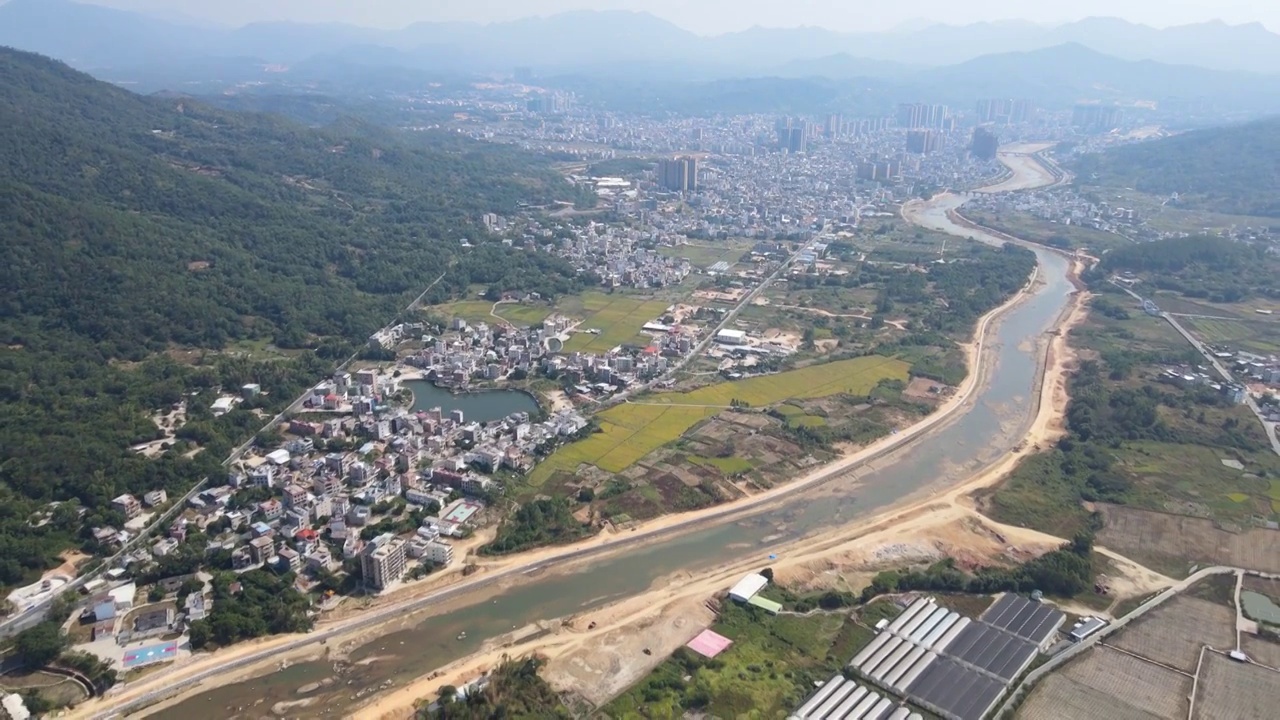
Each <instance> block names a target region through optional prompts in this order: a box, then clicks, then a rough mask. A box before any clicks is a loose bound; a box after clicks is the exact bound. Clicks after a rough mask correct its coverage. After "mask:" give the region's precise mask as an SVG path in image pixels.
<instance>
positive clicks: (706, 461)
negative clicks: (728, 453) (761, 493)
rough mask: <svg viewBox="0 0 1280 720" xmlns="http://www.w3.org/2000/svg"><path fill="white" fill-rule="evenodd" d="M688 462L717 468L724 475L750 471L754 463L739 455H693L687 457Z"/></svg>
mask: <svg viewBox="0 0 1280 720" xmlns="http://www.w3.org/2000/svg"><path fill="white" fill-rule="evenodd" d="M689 462H691V463H693V464H695V465H701V466H703V467H712V468H715V469H716V470H719V471H720V472H721V473H723V474H725V475H737V474H738V473H745V472H750V471H751V469H752V468H753V467H755V465H754V464H753V463H752V462H751V461H750V460H748V459H746V458H740V457H714V458H708V457H700V456H693V457H690V458H689Z"/></svg>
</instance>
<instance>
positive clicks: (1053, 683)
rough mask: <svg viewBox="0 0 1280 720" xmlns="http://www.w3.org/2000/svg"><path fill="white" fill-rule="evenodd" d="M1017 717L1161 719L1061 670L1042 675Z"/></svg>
mask: <svg viewBox="0 0 1280 720" xmlns="http://www.w3.org/2000/svg"><path fill="white" fill-rule="evenodd" d="M1017 717H1018V720H1080V718H1107V720H1164V719H1163V718H1161V717H1160V716H1159V715H1154V714H1152V713H1149V712H1147V711H1146V710H1143V709H1141V708H1138V707H1134V706H1133V705H1130V704H1128V703H1125V702H1121V701H1119V699H1118V698H1115V697H1113V696H1111V695H1108V694H1106V693H1104V692H1102V691H1100V690H1096V689H1094V688H1091V687H1089V686H1088V685H1085V684H1083V683H1080V682H1077V681H1075V680H1072V679H1071V678H1069V677H1066V676H1065V675H1062V674H1055V675H1050V676H1049V677H1047V678H1045V679H1044V680H1043V681H1042V682H1041V683H1040V684H1039V685H1038V686H1037V687H1036V689H1035V690H1034V691H1032V693H1031V697H1029V698H1027V700H1026V702H1024V703H1023V704H1022V707H1021V708H1020V709H1019V710H1018V715H1017Z"/></svg>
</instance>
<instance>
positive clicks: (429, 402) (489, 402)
mask: <svg viewBox="0 0 1280 720" xmlns="http://www.w3.org/2000/svg"><path fill="white" fill-rule="evenodd" d="M404 386H405V387H406V388H408V389H409V391H410V392H412V393H413V410H414V412H417V411H419V410H430V409H432V408H437V407H438V408H440V409H441V410H443V411H444V412H445V414H446V415H448V414H449V412H450V411H453V410H461V411H462V417H463V420H464V421H466V422H482V423H483V422H490V421H493V420H501V419H502V418H504V417H506V416H508V415H510V414H511V413H513V412H527V413H529V414H530V415H533V414H536V413H537V412H538V401H537V400H534V399H533V396H532V395H530V394H529V393H527V392H524V391H523V390H474V391H470V392H460V393H455V392H451V391H449V390H444V389H442V388H438V387H436V386H435V385H433V384H431V382H429V381H427V380H407V381H405V383H404Z"/></svg>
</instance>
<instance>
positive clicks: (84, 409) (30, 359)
mask: <svg viewBox="0 0 1280 720" xmlns="http://www.w3.org/2000/svg"><path fill="white" fill-rule="evenodd" d="M0 127H2V128H4V130H3V132H0V236H2V237H3V238H4V243H3V244H2V245H0V279H2V280H0V281H2V282H3V286H4V288H5V292H4V294H3V296H2V297H0V585H8V584H13V583H16V582H19V581H21V580H24V579H29V578H30V577H31V575H32V573H33V572H34V571H36V570H39V569H42V568H44V567H46V566H48V565H49V564H50V563H51V562H52V559H51V558H52V556H53V555H54V554H55V553H56V552H57V551H58V550H60V549H62V548H63V547H65V546H66V545H68V544H71V543H78V542H82V541H84V539H85V538H86V537H87V532H86V528H88V527H91V526H92V525H94V524H115V523H117V522H118V521H119V518H116V517H113V516H112V515H111V513H109V512H104V511H103V508H106V507H107V506H108V503H109V500H110V498H112V497H114V496H116V495H118V494H119V493H122V492H134V493H141V492H144V491H146V490H149V489H153V488H157V487H164V488H167V489H169V490H170V491H176V490H180V489H182V488H183V487H186V486H189V484H190V483H192V482H193V481H194V480H195V479H198V478H199V477H200V476H202V475H203V474H206V473H214V472H217V466H218V461H220V460H221V459H222V453H224V452H225V450H226V449H227V448H229V447H232V446H234V445H235V444H236V443H238V442H239V441H241V440H243V439H245V438H247V437H248V435H249V434H250V433H252V432H253V431H254V430H255V429H256V427H257V426H258V425H259V424H260V422H261V421H260V420H258V419H257V417H256V416H254V415H252V414H251V413H249V412H248V408H246V409H244V410H239V411H235V412H232V413H229V414H227V415H225V416H222V417H220V418H217V419H214V418H212V416H211V415H210V414H209V413H208V410H207V406H208V404H209V402H210V400H211V398H212V396H213V395H212V388H214V387H215V386H217V385H220V384H221V385H224V386H229V387H238V385H239V384H240V383H245V382H260V383H262V384H263V386H264V389H265V390H268V391H269V395H268V396H267V397H268V398H269V399H266V398H264V399H263V400H261V401H257V402H256V403H250V404H247V405H250V406H252V405H254V404H257V405H262V406H263V409H267V410H270V409H273V407H275V406H278V405H280V404H282V403H284V402H287V399H288V398H289V397H290V396H291V395H292V394H293V393H296V392H300V391H301V390H302V389H303V388H304V387H305V386H306V385H308V384H310V383H312V382H314V381H315V380H316V379H317V378H318V377H319V376H320V375H322V374H323V373H324V372H326V371H327V368H328V367H330V366H331V365H332V362H333V358H336V357H339V356H342V354H343V352H344V351H349V348H350V347H351V344H352V343H358V342H361V341H362V340H363V339H364V338H366V337H367V336H368V334H369V333H370V332H372V331H373V330H375V329H377V328H378V327H380V326H381V325H382V324H384V323H385V322H386V321H388V320H389V319H391V317H392V316H393V315H394V314H395V312H396V311H397V309H398V308H400V307H403V305H404V304H405V303H406V302H407V301H408V299H410V298H412V297H413V296H415V295H416V294H417V293H418V292H421V290H422V289H423V288H424V287H426V286H427V284H428V283H430V281H431V280H433V279H434V278H436V277H437V276H439V275H440V274H441V273H442V272H445V271H446V270H447V273H446V275H445V280H444V282H442V283H440V284H439V285H438V286H437V287H436V288H435V289H434V291H433V295H434V297H431V298H429V300H432V301H442V300H446V299H448V298H449V297H450V296H451V295H454V294H456V293H457V292H458V291H459V290H460V289H462V288H465V287H467V286H468V285H469V284H472V283H481V284H486V285H490V286H498V287H500V288H501V289H526V290H532V289H536V290H539V291H541V292H543V293H544V294H546V295H550V296H554V295H556V294H558V293H563V292H567V291H572V290H575V289H577V287H578V284H577V280H575V279H574V278H573V275H572V272H571V270H570V269H569V268H568V267H567V266H566V265H565V264H563V263H561V262H560V261H558V260H556V259H555V258H551V257H548V256H547V255H546V254H545V253H536V254H535V253H526V252H523V251H518V250H510V249H507V248H503V247H502V246H501V245H500V244H498V243H486V242H484V240H485V237H484V233H483V231H482V229H481V225H480V224H479V223H478V222H477V221H478V219H479V215H480V214H482V213H485V212H491V211H492V212H499V213H501V212H509V211H512V210H514V209H515V208H516V206H517V204H518V203H521V202H528V203H534V204H538V203H544V202H547V201H550V200H552V199H554V198H556V197H557V196H565V195H568V194H569V193H570V188H569V186H568V185H567V184H566V183H565V182H564V181H563V180H562V179H560V178H558V176H556V175H555V174H553V173H552V172H551V171H550V170H549V169H547V167H546V165H545V164H543V163H542V162H541V161H540V160H538V159H537V158H535V157H533V156H529V155H526V154H522V153H520V152H518V151H515V150H513V149H510V148H505V147H499V146H492V145H484V144H479V143H474V142H470V141H467V140H465V139H463V138H458V137H455V136H422V135H414V136H401V135H399V134H396V133H393V132H391V131H387V130H383V129H381V128H378V127H373V126H368V125H363V124H360V123H358V122H355V121H344V122H342V123H339V124H336V125H335V126H333V127H329V128H326V129H324V130H319V131H317V130H312V129H308V128H304V127H302V126H299V125H295V124H292V123H290V122H287V121H285V120H281V119H278V118H274V117H271V116H266V115H244V114H235V113H231V112H227V111H222V110H216V109H212V108H209V107H205V106H202V105H200V104H198V103H195V102H193V101H191V100H189V99H185V98H181V97H163V98H161V97H151V98H148V97H140V96H137V95H134V94H131V93H129V92H127V91H125V90H122V89H120V88H117V87H115V86H111V85H108V84H105V83H101V82H98V81H96V80H93V79H92V78H90V77H88V76H87V75H83V74H80V73H77V72H75V71H73V70H71V69H69V68H67V67H66V66H64V65H62V64H60V63H57V62H54V61H51V60H48V59H46V58H43V57H40V56H36V55H31V54H27V53H21V52H17V51H13V50H8V49H0ZM464 238H466V239H470V240H471V241H472V242H473V243H476V244H478V245H479V247H477V248H476V249H473V250H464V249H463V246H462V243H461V242H460V241H461V240H462V239H464ZM237 341H257V342H263V341H270V342H273V343H275V344H276V345H277V346H279V347H282V348H291V349H294V350H296V351H297V352H296V353H295V355H296V356H295V357H293V358H292V359H286V360H276V361H274V362H254V361H250V360H247V359H244V358H232V357H228V356H226V355H222V354H219V353H217V352H210V353H207V354H205V355H204V356H203V357H201V356H200V354H199V353H198V352H197V353H187V357H186V359H185V362H184V363H181V364H180V363H178V362H175V361H174V360H172V359H169V357H168V355H167V354H166V352H165V351H171V350H174V349H188V350H190V349H196V350H197V351H198V350H200V349H205V350H208V351H219V350H221V349H223V348H225V347H226V346H227V345H228V344H230V343H233V342H237ZM307 348H310V350H308V349H307ZM193 358H194V359H193ZM192 392H200V393H201V394H200V395H197V396H196V397H194V398H192V399H191V401H190V405H191V422H189V423H188V426H187V428H186V429H185V430H184V431H183V433H182V434H181V435H180V439H182V440H186V441H189V442H198V443H199V445H200V446H201V447H204V448H205V451H204V452H200V453H198V454H194V455H193V456H192V457H185V455H186V454H187V453H186V452H184V451H188V450H190V449H193V447H194V446H187V445H184V444H182V443H180V444H179V446H178V447H177V448H175V449H174V450H173V451H170V452H168V453H166V454H165V455H164V456H163V457H161V458H159V459H156V460H146V459H144V458H142V457H141V456H139V455H137V454H135V453H133V452H131V451H129V450H128V448H127V446H128V445H130V444H133V443H138V442H143V441H147V440H151V439H154V438H157V437H159V435H158V428H157V427H156V425H155V424H154V423H153V422H152V421H151V420H150V419H148V415H150V414H151V411H153V410H154V409H157V408H167V407H168V406H169V405H170V404H171V403H173V402H176V401H177V400H180V399H182V398H183V396H184V394H189V393H192ZM54 500H74V501H77V502H78V503H80V504H82V505H83V506H85V507H87V508H88V509H89V513H88V515H86V516H85V517H84V518H83V519H79V518H78V517H77V515H76V512H75V509H74V507H73V506H71V505H66V506H64V508H63V509H61V510H59V511H57V512H56V513H54V516H53V518H52V521H51V522H48V523H44V524H39V523H36V524H37V525H39V526H38V527H32V523H31V522H30V520H31V518H32V516H33V513H34V512H36V511H39V510H41V509H42V508H43V507H44V506H45V504H46V503H48V502H49V501H54ZM90 549H92V548H91V547H90Z"/></svg>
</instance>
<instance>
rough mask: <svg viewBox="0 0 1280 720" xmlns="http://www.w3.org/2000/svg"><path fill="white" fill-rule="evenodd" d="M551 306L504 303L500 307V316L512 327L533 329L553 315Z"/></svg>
mask: <svg viewBox="0 0 1280 720" xmlns="http://www.w3.org/2000/svg"><path fill="white" fill-rule="evenodd" d="M551 310H552V308H551V306H549V305H524V304H519V303H503V304H502V305H499V306H498V311H497V312H498V315H499V316H501V317H502V319H504V320H506V321H507V322H509V323H511V324H512V325H523V326H525V327H532V326H534V325H540V324H542V321H543V320H546V319H547V316H548V315H550V314H551Z"/></svg>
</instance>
